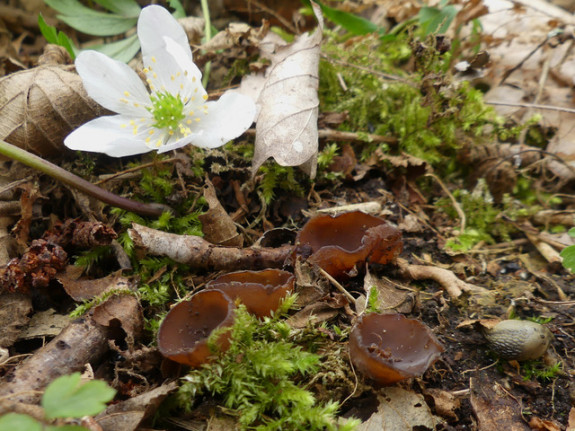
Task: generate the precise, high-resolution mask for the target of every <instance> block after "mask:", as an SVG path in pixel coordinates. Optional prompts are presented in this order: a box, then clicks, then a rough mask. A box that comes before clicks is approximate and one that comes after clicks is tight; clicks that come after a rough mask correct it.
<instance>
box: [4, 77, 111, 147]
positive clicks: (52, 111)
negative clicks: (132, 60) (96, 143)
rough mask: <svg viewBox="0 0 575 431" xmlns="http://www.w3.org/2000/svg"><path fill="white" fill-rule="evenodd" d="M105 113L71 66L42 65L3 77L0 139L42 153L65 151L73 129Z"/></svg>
mask: <svg viewBox="0 0 575 431" xmlns="http://www.w3.org/2000/svg"><path fill="white" fill-rule="evenodd" d="M102 113H103V110H102V108H101V107H100V106H99V105H97V104H96V103H95V102H94V101H92V100H91V99H90V98H89V97H88V96H87V94H86V91H85V90H84V87H83V85H82V80H81V79H80V77H79V76H78V75H77V74H75V73H72V72H71V71H70V69H69V68H65V67H61V66H42V67H36V68H34V69H30V70H23V71H20V72H16V73H13V74H11V75H8V76H6V77H4V78H1V79H0V139H4V140H5V141H6V142H9V143H11V144H13V145H16V146H18V147H20V148H23V149H25V150H27V151H30V152H33V153H36V154H39V155H41V156H49V155H56V154H59V153H61V152H62V151H63V149H64V148H65V147H64V145H63V141H64V138H65V137H66V136H67V135H68V134H69V133H70V132H71V131H72V130H73V129H75V128H76V127H78V126H80V125H81V124H83V123H85V122H87V121H89V120H91V119H93V118H95V117H96V116H98V115H101V114H102Z"/></svg>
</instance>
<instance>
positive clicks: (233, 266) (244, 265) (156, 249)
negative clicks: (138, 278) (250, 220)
mask: <svg viewBox="0 0 575 431" xmlns="http://www.w3.org/2000/svg"><path fill="white" fill-rule="evenodd" d="M128 234H129V235H130V238H132V240H133V241H134V244H135V245H136V246H137V247H140V248H143V249H144V250H145V251H146V252H147V253H150V254H153V255H157V256H167V257H169V258H170V259H172V260H174V261H176V262H179V263H183V264H186V265H190V266H192V267H194V268H197V269H206V270H237V269H265V268H281V267H282V266H283V263H284V261H285V260H286V258H287V257H288V256H289V254H290V253H291V251H292V250H293V246H291V245H286V246H282V247H278V248H267V247H258V248H256V247H249V248H236V247H223V246H217V245H214V244H212V243H210V242H208V241H206V240H205V239H203V238H200V237H199V236H191V235H176V234H173V233H166V232H162V231H159V230H155V229H151V228H148V227H145V226H142V225H139V224H136V223H134V224H133V225H132V229H129V230H128Z"/></svg>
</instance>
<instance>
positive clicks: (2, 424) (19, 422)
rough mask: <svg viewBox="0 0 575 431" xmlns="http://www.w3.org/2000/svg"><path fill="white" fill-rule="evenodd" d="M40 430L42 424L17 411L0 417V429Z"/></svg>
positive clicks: (10, 430) (1, 430) (13, 430)
mask: <svg viewBox="0 0 575 431" xmlns="http://www.w3.org/2000/svg"><path fill="white" fill-rule="evenodd" d="M15 430H18V431H42V424H41V423H40V422H38V421H36V419H33V418H31V417H30V416H27V415H21V414H18V413H8V414H6V415H4V416H2V417H0V431H15Z"/></svg>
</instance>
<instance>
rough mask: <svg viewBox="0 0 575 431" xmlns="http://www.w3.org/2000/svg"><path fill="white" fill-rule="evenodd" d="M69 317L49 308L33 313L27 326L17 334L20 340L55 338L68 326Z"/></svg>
mask: <svg viewBox="0 0 575 431" xmlns="http://www.w3.org/2000/svg"><path fill="white" fill-rule="evenodd" d="M70 320H71V319H70V317H69V316H68V315H66V314H58V313H56V310H54V309H53V308H50V309H48V310H46V311H38V312H37V313H35V314H34V315H33V316H32V318H31V319H30V322H29V323H28V326H27V327H26V328H25V329H24V330H23V331H22V332H21V333H20V334H19V336H18V338H19V339H20V340H29V339H32V338H43V337H55V336H56V335H58V334H59V333H60V332H62V329H64V328H65V327H66V326H68V325H69V324H70Z"/></svg>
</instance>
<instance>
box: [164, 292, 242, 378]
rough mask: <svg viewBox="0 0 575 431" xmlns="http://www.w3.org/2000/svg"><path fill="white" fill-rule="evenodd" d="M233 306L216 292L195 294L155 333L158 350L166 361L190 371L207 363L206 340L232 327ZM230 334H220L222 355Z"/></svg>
mask: <svg viewBox="0 0 575 431" xmlns="http://www.w3.org/2000/svg"><path fill="white" fill-rule="evenodd" d="M234 309H235V306H234V303H233V301H232V300H231V299H230V298H229V297H228V296H227V295H225V294H224V293H223V292H221V291H219V290H209V291H206V290H204V291H202V292H199V293H196V294H195V295H194V296H192V298H191V299H190V300H189V301H182V302H180V303H179V304H177V305H176V306H175V307H174V308H172V309H171V310H170V312H169V313H168V314H167V315H166V318H165V319H164V321H163V322H162V324H161V325H160V330H159V331H158V349H159V350H160V353H161V354H162V355H164V356H165V357H166V358H169V359H171V360H172V361H175V362H178V363H180V364H185V365H189V366H191V367H199V366H200V365H202V364H204V363H207V362H208V361H209V357H210V356H212V352H211V351H210V349H209V347H208V337H209V336H210V334H211V333H212V331H213V330H214V329H216V328H223V327H227V326H231V325H233V323H234ZM229 337H230V332H229V331H226V332H223V333H222V334H221V335H220V336H219V338H218V340H217V344H218V347H219V348H220V350H221V351H226V350H227V349H228V348H229V346H230V342H229Z"/></svg>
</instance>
